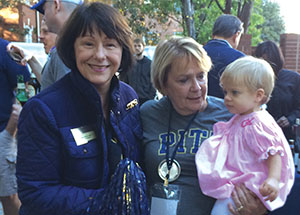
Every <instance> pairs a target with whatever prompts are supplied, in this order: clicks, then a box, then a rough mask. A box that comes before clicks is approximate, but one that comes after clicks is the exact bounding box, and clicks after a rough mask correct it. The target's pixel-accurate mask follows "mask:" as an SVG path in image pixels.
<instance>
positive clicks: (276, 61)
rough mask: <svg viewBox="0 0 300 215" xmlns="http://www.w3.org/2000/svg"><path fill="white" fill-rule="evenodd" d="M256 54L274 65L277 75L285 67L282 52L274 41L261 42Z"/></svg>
mask: <svg viewBox="0 0 300 215" xmlns="http://www.w3.org/2000/svg"><path fill="white" fill-rule="evenodd" d="M255 56H256V57H258V58H263V59H264V60H266V61H267V62H268V63H269V64H270V65H271V66H272V68H273V70H274V73H275V75H276V76H277V74H278V73H279V71H280V70H281V69H282V68H283V64H284V58H283V55H282V52H281V50H280V48H279V47H278V46H277V44H276V43H275V42H273V41H270V40H267V41H264V42H262V43H260V44H259V45H258V46H257V48H256V50H255Z"/></svg>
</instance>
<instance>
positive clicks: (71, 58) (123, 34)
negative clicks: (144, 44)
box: [57, 2, 133, 72]
mask: <svg viewBox="0 0 300 215" xmlns="http://www.w3.org/2000/svg"><path fill="white" fill-rule="evenodd" d="M94 31H96V32H94ZM94 33H99V34H100V35H101V34H103V33H104V34H106V36H107V37H108V38H111V39H115V40H117V41H118V43H119V44H120V46H121V47H122V50H123V52H122V60H121V65H120V68H119V72H126V71H127V70H128V69H129V68H130V67H131V65H132V63H133V55H132V53H133V42H132V41H133V39H132V35H133V34H132V32H131V29H130V28H129V26H128V24H127V21H126V19H125V18H124V17H123V16H122V15H121V14H120V13H119V11H118V10H116V9H115V8H113V7H111V6H109V5H107V4H103V3H100V2H93V3H89V4H83V5H80V6H78V7H77V8H76V9H75V10H74V11H73V13H72V14H71V16H70V18H69V19H68V21H67V23H66V24H65V26H64V28H63V30H62V32H61V34H60V37H59V39H58V42H57V52H58V54H59V56H60V57H61V59H62V60H63V62H64V63H65V64H66V65H67V66H68V67H69V68H70V69H72V70H77V66H76V60H75V51H74V44H75V41H76V39H77V38H78V37H81V36H83V35H85V34H94Z"/></svg>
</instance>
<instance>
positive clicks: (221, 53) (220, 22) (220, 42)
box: [203, 14, 245, 98]
mask: <svg viewBox="0 0 300 215" xmlns="http://www.w3.org/2000/svg"><path fill="white" fill-rule="evenodd" d="M242 33H243V23H242V22H241V20H240V19H239V18H238V17H236V16H233V15H228V14H223V15H221V16H219V17H218V18H217V20H216V21H215V23H214V27H213V32H212V37H213V39H212V40H210V41H208V43H207V44H206V45H205V46H204V47H203V48H204V49H205V50H206V52H207V54H208V55H209V56H210V58H211V60H212V63H213V67H212V69H211V70H210V72H209V73H208V95H210V96H216V97H219V98H224V94H223V89H222V88H221V87H220V85H219V81H220V76H221V75H222V73H223V71H224V69H225V67H226V66H227V65H228V64H230V63H231V62H233V61H235V60H236V59H238V58H240V57H243V56H245V54H244V53H242V52H240V51H238V50H236V48H237V47H238V45H239V42H240V38H241V35H242Z"/></svg>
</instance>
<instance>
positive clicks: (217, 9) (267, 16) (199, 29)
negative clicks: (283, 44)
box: [114, 0, 284, 45]
mask: <svg viewBox="0 0 300 215" xmlns="http://www.w3.org/2000/svg"><path fill="white" fill-rule="evenodd" d="M186 1H190V2H191V3H192V10H193V11H194V15H193V17H191V18H192V19H193V22H194V25H195V36H194V37H195V39H196V40H197V41H198V42H199V43H202V44H205V43H206V42H207V41H208V40H209V39H211V32H212V27H213V24H214V21H215V20H216V18H217V17H218V16H219V15H221V14H223V13H230V14H233V15H236V16H238V17H240V18H241V20H242V21H243V22H244V23H246V24H245V25H246V26H245V29H246V33H248V34H251V35H252V45H257V44H258V43H259V42H261V41H262V39H264V38H265V37H262V36H261V35H268V36H267V37H268V38H269V39H273V38H274V37H270V35H272V34H275V35H277V37H278V35H279V34H280V33H281V32H282V30H281V31H279V30H278V28H280V29H284V28H282V25H280V24H278V22H275V20H277V21H278V20H280V19H279V18H276V17H278V16H279V9H278V8H277V9H276V7H275V6H274V5H277V7H278V4H276V3H273V4H272V5H273V6H272V7H270V6H268V4H269V3H270V2H269V1H268V0H144V1H142V0H115V1H114V2H115V4H114V6H115V7H117V8H119V10H120V11H121V12H122V13H123V14H124V15H125V16H127V18H128V20H129V23H130V26H131V27H132V29H133V31H134V32H135V33H136V34H137V35H143V36H144V37H145V40H146V42H148V44H153V45H155V44H157V42H158V41H159V39H160V34H161V32H159V31H158V30H157V29H156V28H155V27H156V26H157V25H160V26H163V25H164V26H168V25H169V23H170V20H172V21H175V22H177V23H179V24H180V25H181V26H182V28H183V29H184V30H183V32H182V34H183V35H189V32H191V31H189V30H188V29H187V25H186V20H187V19H186V18H187V17H186V15H185V14H184V13H186V12H184V9H183V6H184V5H186V4H185V3H186ZM267 6H268V8H267V9H266V11H269V12H265V7H267ZM272 10H274V11H272ZM271 12H273V13H271ZM275 14H277V15H275ZM274 15H275V19H274V18H273V17H274ZM188 18H189V17H188ZM281 20H282V19H281ZM146 23H147V24H146ZM247 23H248V24H247ZM271 27H273V28H271ZM264 28H266V29H264ZM267 29H270V30H267ZM273 31H274V32H273ZM275 32H276V33H275ZM149 42H150V43H149Z"/></svg>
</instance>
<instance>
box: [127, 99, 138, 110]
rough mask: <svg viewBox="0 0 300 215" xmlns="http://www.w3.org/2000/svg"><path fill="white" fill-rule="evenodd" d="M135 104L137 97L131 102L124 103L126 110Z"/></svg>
mask: <svg viewBox="0 0 300 215" xmlns="http://www.w3.org/2000/svg"><path fill="white" fill-rule="evenodd" d="M137 104H138V101H137V99H134V100H132V101H131V102H129V103H128V104H127V105H126V110H129V109H131V108H134V106H136V105H137Z"/></svg>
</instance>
